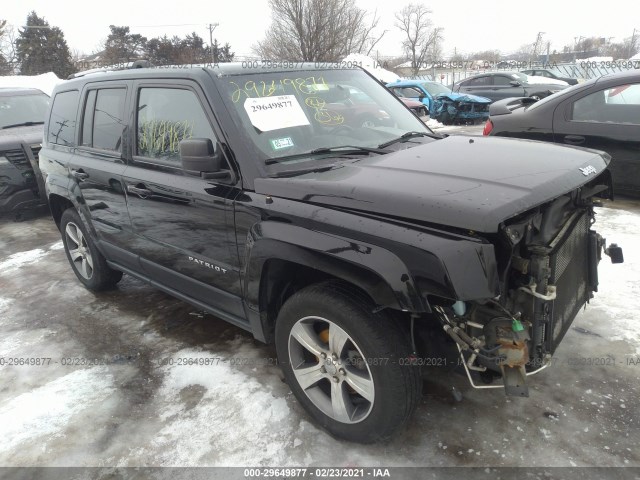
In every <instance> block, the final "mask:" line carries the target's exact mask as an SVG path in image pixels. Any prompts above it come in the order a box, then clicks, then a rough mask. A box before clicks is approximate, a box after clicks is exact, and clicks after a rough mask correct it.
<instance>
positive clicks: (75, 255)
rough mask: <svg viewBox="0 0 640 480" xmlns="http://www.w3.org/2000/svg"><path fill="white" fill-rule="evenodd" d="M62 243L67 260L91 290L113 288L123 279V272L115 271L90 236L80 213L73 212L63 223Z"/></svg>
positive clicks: (66, 211)
mask: <svg viewBox="0 0 640 480" xmlns="http://www.w3.org/2000/svg"><path fill="white" fill-rule="evenodd" d="M60 231H61V233H62V243H63V244H64V251H65V253H66V254H67V259H68V260H69V263H70V264H71V268H73V273H75V274H76V277H78V280H80V282H82V284H83V285H84V286H85V287H87V288H88V289H89V290H93V291H100V290H106V289H109V288H112V287H114V286H115V285H116V283H118V282H119V281H120V279H121V278H122V272H119V271H117V270H113V269H112V268H111V267H109V266H108V265H107V261H106V260H105V258H104V256H103V255H102V254H101V253H100V251H99V250H98V249H97V248H96V246H95V244H94V243H93V240H91V237H90V236H89V235H88V234H87V230H86V228H85V226H84V223H82V219H81V218H80V215H78V212H76V211H75V210H74V209H72V208H69V209H67V210H65V211H64V213H63V214H62V218H61V219H60Z"/></svg>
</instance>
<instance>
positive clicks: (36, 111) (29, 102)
mask: <svg viewBox="0 0 640 480" xmlns="http://www.w3.org/2000/svg"><path fill="white" fill-rule="evenodd" d="M48 106H49V97H48V96H47V95H45V94H44V93H33V94H31V93H29V94H26V95H25V94H24V93H16V94H15V95H12V96H3V95H0V129H2V128H4V127H7V126H9V125H22V124H25V123H26V124H32V123H43V122H44V117H45V114H46V113H47V107H48Z"/></svg>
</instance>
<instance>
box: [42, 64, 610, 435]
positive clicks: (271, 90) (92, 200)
mask: <svg viewBox="0 0 640 480" xmlns="http://www.w3.org/2000/svg"><path fill="white" fill-rule="evenodd" d="M263 66H265V65H259V66H258V67H257V68H243V65H241V64H228V65H224V66H215V67H211V68H209V67H201V68H184V69H183V68H175V69H166V68H165V69H160V68H158V69H139V70H135V71H129V72H117V73H116V72H111V73H100V74H92V75H86V76H83V77H80V78H78V79H74V80H71V81H69V82H66V83H65V84H64V85H60V86H58V87H56V90H55V92H54V97H53V102H52V107H51V111H50V115H49V117H48V119H47V123H46V126H45V131H46V136H45V142H44V146H43V149H42V151H41V154H40V159H41V168H42V171H43V174H44V176H45V181H46V189H47V195H48V199H49V204H50V207H51V211H52V214H53V218H54V220H55V222H56V223H57V225H58V226H59V229H60V231H61V233H62V238H63V241H64V246H65V249H66V253H67V257H68V259H69V261H70V263H71V265H72V268H73V271H74V272H75V274H76V275H77V277H78V279H79V280H80V281H81V282H82V283H83V284H84V285H85V286H86V287H88V288H90V289H92V290H100V289H105V288H108V287H113V286H114V285H115V284H116V283H117V282H118V280H119V279H120V278H121V276H122V273H123V272H124V273H127V274H130V275H133V276H135V277H137V278H139V279H142V280H144V281H147V282H149V283H150V284H152V285H154V286H155V287H157V288H159V289H161V290H163V291H165V292H168V293H170V294H172V295H175V296H176V297H178V298H180V299H183V300H185V301H187V302H190V303H191V304H193V305H195V306H196V307H198V308H201V309H204V310H206V311H208V312H211V313H213V314H215V315H217V316H219V317H220V318H222V319H225V320H227V321H229V322H231V323H232V324H234V325H237V326H238V327H240V328H243V329H246V330H248V331H250V332H251V333H252V334H253V335H254V336H255V338H256V339H258V340H261V341H263V342H273V343H275V348H276V351H277V354H278V358H279V363H280V365H281V367H282V369H283V371H284V375H285V378H286V380H287V382H288V384H289V385H290V387H291V389H292V390H293V393H294V394H295V396H296V397H297V399H298V400H299V401H300V402H301V403H302V404H303V405H304V407H305V408H306V409H307V411H308V412H309V414H310V415H311V416H312V417H313V418H314V419H315V420H316V421H317V422H318V424H320V425H321V426H322V427H324V428H326V429H327V430H328V431H329V432H331V433H332V434H333V435H336V436H338V437H341V438H345V439H350V440H355V441H361V442H372V441H376V440H380V439H384V438H387V437H389V436H390V435H391V434H392V433H393V432H394V431H396V430H398V429H399V428H400V427H401V426H403V425H404V424H406V422H407V421H408V419H409V417H410V415H411V413H412V412H413V410H414V409H415V407H416V405H417V403H418V401H419V398H420V393H421V382H420V369H421V368H424V367H426V366H433V365H439V366H445V365H448V366H451V365H452V364H453V365H454V366H455V365H456V364H457V365H459V366H460V370H461V371H462V372H463V373H464V372H465V371H466V374H467V375H468V377H469V380H470V381H471V383H472V385H473V386H475V384H476V382H477V381H478V380H479V377H482V378H483V380H484V381H486V382H491V381H492V380H494V379H495V378H499V377H501V378H502V379H503V383H504V386H503V387H502V386H501V385H495V386H496V387H497V388H505V390H506V393H507V394H509V395H518V396H526V395H527V394H528V391H527V383H526V380H527V377H528V375H530V374H532V373H535V372H536V371H538V370H539V369H541V368H544V367H545V366H547V365H548V364H549V359H550V358H551V355H552V354H553V353H554V351H555V350H556V348H557V346H558V344H559V342H560V341H561V340H562V337H563V336H564V334H565V333H566V331H567V329H568V328H569V325H570V324H571V322H572V321H573V319H574V317H575V316H576V314H577V313H578V311H579V310H580V309H581V308H582V307H583V305H584V304H585V303H586V302H587V301H588V300H589V299H590V298H591V296H592V292H594V291H595V290H596V289H597V285H598V278H597V264H598V261H599V259H600V255H601V251H602V248H603V245H604V240H603V239H602V238H601V237H600V236H599V235H598V234H597V233H596V232H595V231H593V230H592V229H591V227H592V224H593V221H594V209H593V207H594V205H595V199H596V197H610V196H611V193H612V192H611V187H610V182H611V179H610V175H609V171H608V170H607V164H608V162H609V156H608V155H606V154H604V153H602V152H598V151H593V150H583V149H577V148H566V147H560V146H554V145H548V144H543V143H535V142H525V141H520V140H511V139H501V138H483V137H473V138H472V137H462V136H452V137H446V138H445V137H442V136H440V135H436V134H434V133H433V132H431V131H430V130H429V129H428V128H427V127H426V126H425V125H424V124H423V123H422V122H421V121H420V120H419V119H418V118H416V117H415V116H414V115H412V114H411V112H410V111H409V110H407V109H406V108H405V106H404V105H403V104H402V103H401V101H400V100H398V99H397V98H396V97H395V96H394V95H393V94H391V93H390V92H389V91H388V90H386V89H385V88H384V87H383V86H382V85H380V84H379V83H378V82H377V81H376V80H375V79H374V78H373V77H372V76H370V75H369V74H368V73H366V72H365V71H363V70H361V69H357V68H356V69H340V68H336V66H333V65H328V66H313V65H306V64H305V65H301V64H285V65H284V66H283V67H282V68H272V67H271V66H270V65H266V67H269V68H261V67H263ZM350 91H359V92H364V93H365V94H366V95H367V96H368V97H369V98H371V99H373V101H375V102H376V103H377V104H378V106H379V108H380V110H381V111H383V112H385V114H386V115H388V116H389V117H390V119H391V120H392V121H391V122H390V123H389V124H385V125H384V126H375V125H353V124H351V125H348V124H347V123H346V122H345V114H344V112H337V111H334V110H332V109H331V105H332V104H335V103H339V102H343V103H349V102H344V100H345V99H347V98H348V97H349V95H350ZM514 158H516V159H517V161H514ZM607 251H608V252H609V253H611V256H612V259H615V261H621V253H622V252H621V250H620V249H619V248H617V247H614V246H611V247H610V248H609V249H608V250H607Z"/></svg>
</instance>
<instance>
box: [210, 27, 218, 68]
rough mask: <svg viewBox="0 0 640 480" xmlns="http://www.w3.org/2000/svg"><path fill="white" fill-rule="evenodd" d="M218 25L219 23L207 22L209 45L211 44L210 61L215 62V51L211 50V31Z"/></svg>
mask: <svg viewBox="0 0 640 480" xmlns="http://www.w3.org/2000/svg"><path fill="white" fill-rule="evenodd" d="M218 25H220V24H219V23H210V24H209V45H210V46H211V47H210V48H211V63H213V64H215V63H216V58H215V53H214V51H213V31H214V30H215V29H216V27H217V26H218Z"/></svg>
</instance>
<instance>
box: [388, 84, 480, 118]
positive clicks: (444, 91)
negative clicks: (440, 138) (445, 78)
mask: <svg viewBox="0 0 640 480" xmlns="http://www.w3.org/2000/svg"><path fill="white" fill-rule="evenodd" d="M387 88H389V89H390V90H391V91H392V92H393V93H395V94H396V95H397V96H398V97H401V98H411V99H414V100H419V101H421V102H422V103H424V104H425V105H426V106H427V108H428V109H429V116H430V117H431V118H433V119H435V120H438V121H439V122H441V123H444V124H445V125H451V124H454V123H476V122H478V123H480V122H484V121H485V120H487V118H489V104H490V103H491V100H490V99H488V98H485V97H478V96H477V95H467V94H460V93H454V92H452V91H451V90H450V89H449V88H447V87H446V86H444V85H442V84H441V83H438V82H430V81H427V80H400V81H397V82H394V83H388V84H387Z"/></svg>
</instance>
